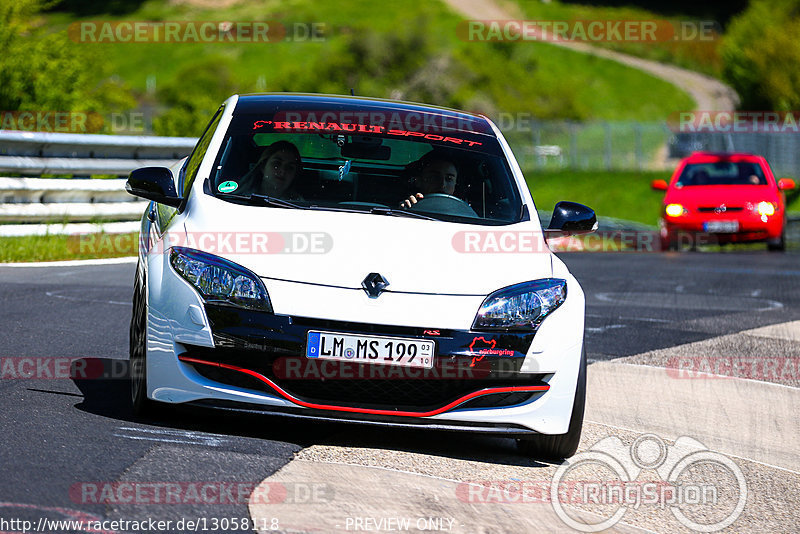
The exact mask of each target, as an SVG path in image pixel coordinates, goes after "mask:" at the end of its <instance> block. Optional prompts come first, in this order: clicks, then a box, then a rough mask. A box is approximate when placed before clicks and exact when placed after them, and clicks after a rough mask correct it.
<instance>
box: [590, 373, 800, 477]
mask: <svg viewBox="0 0 800 534" xmlns="http://www.w3.org/2000/svg"><path fill="white" fill-rule="evenodd" d="M632 365H633V364H632ZM583 422H584V423H591V424H593V425H600V426H607V427H608V428H617V429H619V430H624V431H626V432H632V433H634V434H641V433H642V431H641V430H634V429H632V428H627V427H624V426H618V425H610V424H608V423H601V422H600V421H592V420H591V419H584V420H583ZM714 452H719V453H720V454H724V455H725V456H730V457H731V458H737V459H739V460H746V461H748V462H753V463H754V464H758V465H763V466H764V467H770V468H772V469H778V470H779V471H786V472H787V473H792V474H794V475H800V471H794V470H792V469H788V468H786V467H781V466H779V465H772V464H768V463H766V462H761V461H759V460H753V459H752V458H747V457H746V456H737V455H736V454H731V453H729V452H720V451H714Z"/></svg>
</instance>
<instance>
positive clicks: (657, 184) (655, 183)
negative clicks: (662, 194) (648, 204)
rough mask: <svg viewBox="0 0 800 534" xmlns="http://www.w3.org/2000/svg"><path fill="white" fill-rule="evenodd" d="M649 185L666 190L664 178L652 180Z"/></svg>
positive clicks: (658, 189)
mask: <svg viewBox="0 0 800 534" xmlns="http://www.w3.org/2000/svg"><path fill="white" fill-rule="evenodd" d="M650 187H652V188H653V189H655V190H656V191H666V190H667V181H666V180H653V181H652V182H650Z"/></svg>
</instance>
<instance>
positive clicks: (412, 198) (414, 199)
mask: <svg viewBox="0 0 800 534" xmlns="http://www.w3.org/2000/svg"><path fill="white" fill-rule="evenodd" d="M423 198H424V197H423V195H422V193H417V194H416V195H411V196H410V197H408V198H407V199H405V200H404V201H402V202H401V203H400V207H401V208H410V207H411V206H413V205H414V204H416V203H417V201H418V200H422V199H423Z"/></svg>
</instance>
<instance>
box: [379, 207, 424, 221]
mask: <svg viewBox="0 0 800 534" xmlns="http://www.w3.org/2000/svg"><path fill="white" fill-rule="evenodd" d="M369 212H370V213H374V214H375V215H388V216H390V217H411V218H412V219H425V220H426V221H437V220H438V219H435V218H433V217H429V216H428V215H422V214H421V213H416V212H414V211H406V210H393V209H391V208H372V209H370V210H369Z"/></svg>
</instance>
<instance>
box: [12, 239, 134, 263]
mask: <svg viewBox="0 0 800 534" xmlns="http://www.w3.org/2000/svg"><path fill="white" fill-rule="evenodd" d="M137 243H138V233H136V232H132V233H128V234H105V233H102V234H82V235H43V236H18V237H17V236H15V237H2V238H0V262H2V263H16V262H33V261H63V260H88V259H97V258H120V257H125V256H135V255H136V253H137Z"/></svg>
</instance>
